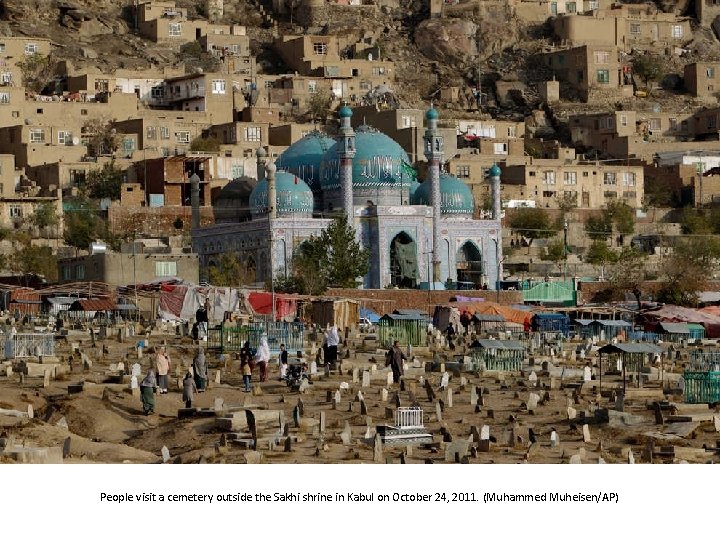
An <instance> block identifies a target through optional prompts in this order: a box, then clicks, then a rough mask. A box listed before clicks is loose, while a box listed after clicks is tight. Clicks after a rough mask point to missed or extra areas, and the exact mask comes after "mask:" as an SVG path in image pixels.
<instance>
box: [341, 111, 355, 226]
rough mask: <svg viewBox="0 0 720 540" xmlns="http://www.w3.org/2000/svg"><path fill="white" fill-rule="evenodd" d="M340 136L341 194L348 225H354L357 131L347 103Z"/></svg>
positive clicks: (342, 117)
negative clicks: (354, 162) (354, 175)
mask: <svg viewBox="0 0 720 540" xmlns="http://www.w3.org/2000/svg"><path fill="white" fill-rule="evenodd" d="M338 116H339V117H340V138H339V140H338V145H337V155H338V159H339V160H340V194H341V197H342V207H343V212H345V215H346V216H347V220H348V225H350V226H351V227H354V221H355V220H354V215H355V210H354V204H353V173H352V167H353V158H354V157H355V131H354V130H353V128H352V125H351V124H350V119H351V118H352V109H350V107H348V106H347V105H343V106H342V107H340V110H339V111H338Z"/></svg>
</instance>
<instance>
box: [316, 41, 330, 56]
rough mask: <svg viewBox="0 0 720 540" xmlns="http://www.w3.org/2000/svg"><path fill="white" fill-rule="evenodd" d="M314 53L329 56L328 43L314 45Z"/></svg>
mask: <svg viewBox="0 0 720 540" xmlns="http://www.w3.org/2000/svg"><path fill="white" fill-rule="evenodd" d="M313 52H314V53H315V54H317V55H326V54H327V44H326V43H313Z"/></svg>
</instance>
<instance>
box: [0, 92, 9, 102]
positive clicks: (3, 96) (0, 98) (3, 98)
mask: <svg viewBox="0 0 720 540" xmlns="http://www.w3.org/2000/svg"><path fill="white" fill-rule="evenodd" d="M0 103H10V92H0Z"/></svg>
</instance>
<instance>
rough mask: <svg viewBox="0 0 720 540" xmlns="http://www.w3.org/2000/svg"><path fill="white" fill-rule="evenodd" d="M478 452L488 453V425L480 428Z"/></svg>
mask: <svg viewBox="0 0 720 540" xmlns="http://www.w3.org/2000/svg"><path fill="white" fill-rule="evenodd" d="M478 451H480V452H489V451H490V426H488V425H483V426H482V427H481V428H480V444H479V445H478Z"/></svg>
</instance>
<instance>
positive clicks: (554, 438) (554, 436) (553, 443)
mask: <svg viewBox="0 0 720 540" xmlns="http://www.w3.org/2000/svg"><path fill="white" fill-rule="evenodd" d="M559 445H560V436H559V435H558V433H557V431H555V430H554V429H553V430H552V433H550V447H551V448H556V447H557V446H559Z"/></svg>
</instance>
